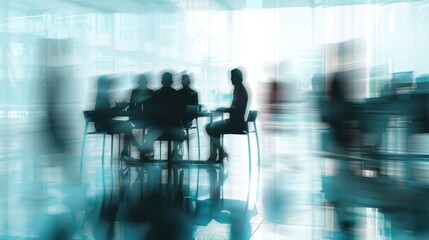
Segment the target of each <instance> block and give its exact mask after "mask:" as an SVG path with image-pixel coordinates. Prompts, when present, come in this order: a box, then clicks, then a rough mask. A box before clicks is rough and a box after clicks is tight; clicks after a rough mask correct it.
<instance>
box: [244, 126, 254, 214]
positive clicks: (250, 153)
mask: <svg viewBox="0 0 429 240" xmlns="http://www.w3.org/2000/svg"><path fill="white" fill-rule="evenodd" d="M247 149H248V154H249V177H248V181H249V183H248V188H247V200H246V209H245V211H246V210H247V208H248V204H249V199H250V185H251V180H252V178H251V177H252V151H251V148H250V134H249V132H247Z"/></svg>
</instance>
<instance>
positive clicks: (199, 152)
mask: <svg viewBox="0 0 429 240" xmlns="http://www.w3.org/2000/svg"><path fill="white" fill-rule="evenodd" d="M195 122H196V125H197V141H198V160H200V159H201V147H200V127H199V125H198V118H196V119H195Z"/></svg>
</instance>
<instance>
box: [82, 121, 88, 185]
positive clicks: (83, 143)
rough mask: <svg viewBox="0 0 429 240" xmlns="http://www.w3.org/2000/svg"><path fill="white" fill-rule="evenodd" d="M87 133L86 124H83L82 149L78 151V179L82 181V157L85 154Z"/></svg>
mask: <svg viewBox="0 0 429 240" xmlns="http://www.w3.org/2000/svg"><path fill="white" fill-rule="evenodd" d="M87 131H88V122H85V128H84V130H83V139H82V147H81V149H80V178H81V179H82V166H83V155H84V153H85V144H86V132H87Z"/></svg>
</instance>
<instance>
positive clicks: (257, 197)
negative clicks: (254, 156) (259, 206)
mask: <svg viewBox="0 0 429 240" xmlns="http://www.w3.org/2000/svg"><path fill="white" fill-rule="evenodd" d="M253 127H254V130H255V137H256V149H257V151H258V180H257V181H256V201H258V199H259V181H260V177H261V150H260V148H259V135H258V130H257V128H256V123H255V122H254V123H253Z"/></svg>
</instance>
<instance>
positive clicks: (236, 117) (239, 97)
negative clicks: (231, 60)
mask: <svg viewBox="0 0 429 240" xmlns="http://www.w3.org/2000/svg"><path fill="white" fill-rule="evenodd" d="M231 83H232V85H234V92H233V100H232V103H231V106H230V107H229V108H225V107H221V108H218V109H216V111H221V112H226V113H229V118H228V119H225V120H222V121H216V122H213V123H209V124H207V126H206V131H207V134H208V135H209V136H210V138H211V140H212V142H213V145H214V146H213V147H212V148H211V152H210V158H209V159H208V160H209V161H216V158H217V152H218V153H219V160H220V161H222V160H223V159H224V158H225V157H227V156H228V154H227V153H226V152H225V150H224V148H223V146H222V145H221V143H220V135H221V134H228V133H236V132H242V131H244V130H246V122H245V120H244V115H245V113H246V109H247V102H248V95H247V90H246V88H245V87H244V85H243V75H242V73H241V71H240V70H239V69H237V68H235V69H233V70H232V71H231Z"/></svg>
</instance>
